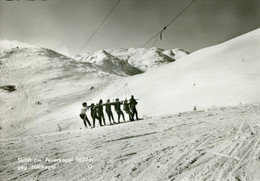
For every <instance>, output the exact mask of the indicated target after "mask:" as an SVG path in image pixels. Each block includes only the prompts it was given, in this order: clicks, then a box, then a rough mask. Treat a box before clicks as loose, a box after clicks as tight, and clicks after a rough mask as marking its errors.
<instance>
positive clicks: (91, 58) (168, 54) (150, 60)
mask: <svg viewBox="0 0 260 181" xmlns="http://www.w3.org/2000/svg"><path fill="white" fill-rule="evenodd" d="M187 54H188V53H187V52H185V51H183V50H181V49H173V50H164V49H160V48H155V47H153V48H148V49H147V48H129V49H123V48H121V49H108V50H101V51H97V52H94V53H89V54H85V55H78V56H77V57H76V59H77V60H80V61H84V62H91V63H94V64H97V65H102V66H103V67H106V68H110V69H111V66H107V65H104V64H105V63H106V62H108V60H110V62H113V63H115V62H120V63H121V64H130V65H132V66H133V67H136V68H138V69H140V70H142V71H147V70H148V69H149V68H151V67H157V66H158V65H161V64H163V63H169V62H174V61H175V60H178V59H180V58H182V57H184V56H186V55H187ZM110 64H111V63H110ZM117 66H118V65H117ZM120 66H121V65H120Z"/></svg>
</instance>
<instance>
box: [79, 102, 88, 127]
mask: <svg viewBox="0 0 260 181" xmlns="http://www.w3.org/2000/svg"><path fill="white" fill-rule="evenodd" d="M87 110H88V107H87V103H86V102H83V103H82V108H81V112H80V114H79V116H80V118H81V119H82V120H83V123H84V125H85V128H87V123H86V121H87V122H88V124H89V125H90V127H91V124H90V122H89V120H88V117H87V114H86V112H87Z"/></svg>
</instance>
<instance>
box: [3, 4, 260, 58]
mask: <svg viewBox="0 0 260 181" xmlns="http://www.w3.org/2000/svg"><path fill="white" fill-rule="evenodd" d="M117 1H118V0H45V1H44V0H35V1H29V0H13V1H5V0H1V1H0V39H8V40H17V41H21V42H24V43H29V44H32V45H36V46H39V47H47V48H51V49H54V50H57V51H61V52H66V51H69V53H70V54H71V55H73V54H75V53H77V52H78V51H79V50H80V48H81V47H82V46H83V45H84V44H85V42H86V41H87V40H88V38H89V37H90V36H91V34H92V33H93V32H94V31H95V29H96V28H97V27H98V26H99V24H100V23H101V22H102V20H103V19H104V18H105V16H106V15H107V13H108V12H109V11H110V10H111V8H112V7H113V6H114V5H115V4H116V3H117ZM190 2H191V0H121V1H120V3H119V4H118V6H117V7H116V9H115V10H114V11H113V13H112V14H111V16H110V17H109V18H108V19H107V20H106V22H105V23H104V24H103V25H102V27H101V28H100V29H99V31H97V33H96V34H95V36H94V37H93V38H92V40H91V41H90V42H89V44H88V45H87V46H86V47H85V48H84V50H83V51H82V53H86V52H92V51H96V50H100V49H107V48H131V47H141V46H142V45H143V44H144V43H146V42H147V41H148V40H149V39H150V38H151V37H152V36H154V35H155V34H156V33H157V32H159V31H160V30H161V29H162V28H163V27H164V26H165V25H167V24H168V23H169V22H170V21H171V20H172V19H173V18H174V17H175V16H176V15H177V14H178V13H179V12H181V11H182V9H184V8H185V7H186V6H187V5H188V4H189V3H190ZM259 27H260V0H196V2H195V3H194V4H193V5H192V6H191V7H190V8H189V9H188V10H187V11H185V12H184V13H183V14H182V15H181V16H180V17H179V18H178V19H177V20H176V21H175V22H174V23H172V24H171V25H170V26H169V27H167V29H166V30H165V32H164V33H163V39H162V40H158V41H157V43H156V44H155V46H156V47H160V48H164V49H172V48H177V47H178V48H182V49H184V50H187V51H195V50H198V49H200V48H203V47H207V46H211V45H215V44H218V43H221V42H224V41H226V40H229V39H231V38H234V37H236V36H239V35H241V34H244V33H247V32H249V31H251V30H254V29H257V28H259ZM153 43H154V41H152V42H151V43H150V44H148V45H147V46H146V47H151V46H152V45H153Z"/></svg>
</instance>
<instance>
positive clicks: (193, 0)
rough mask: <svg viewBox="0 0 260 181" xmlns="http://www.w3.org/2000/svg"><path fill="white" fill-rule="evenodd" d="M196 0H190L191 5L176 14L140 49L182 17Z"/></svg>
mask: <svg viewBox="0 0 260 181" xmlns="http://www.w3.org/2000/svg"><path fill="white" fill-rule="evenodd" d="M195 1H196V0H192V1H191V3H190V4H189V5H188V6H186V7H185V8H184V9H183V10H182V11H181V12H180V13H179V14H177V15H176V16H175V17H174V18H173V19H172V20H171V21H170V22H169V23H168V24H167V25H166V26H165V27H164V28H163V29H162V30H160V31H159V32H158V33H156V34H155V35H154V36H153V37H152V38H151V39H150V40H148V41H147V42H146V43H145V44H144V45H143V46H142V48H143V47H144V46H145V45H147V44H148V43H149V42H150V41H152V40H153V39H154V38H155V37H156V36H157V35H159V34H160V33H162V32H163V31H164V30H165V29H166V28H167V27H168V26H169V25H170V24H172V23H173V22H174V21H175V20H176V19H177V18H178V17H179V16H180V15H182V14H183V13H184V12H185V11H186V10H187V9H188V8H189V7H190V6H191V5H192V4H193V3H194V2H195Z"/></svg>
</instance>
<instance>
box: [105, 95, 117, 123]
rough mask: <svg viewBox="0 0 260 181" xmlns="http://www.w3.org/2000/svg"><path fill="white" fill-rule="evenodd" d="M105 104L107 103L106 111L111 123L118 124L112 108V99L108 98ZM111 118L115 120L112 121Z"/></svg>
mask: <svg viewBox="0 0 260 181" xmlns="http://www.w3.org/2000/svg"><path fill="white" fill-rule="evenodd" d="M105 105H106V113H107V116H108V119H109V122H110V125H111V124H116V122H115V120H114V116H113V113H112V110H111V102H110V99H108V100H107V102H106V104H105ZM111 118H112V120H113V123H112V122H111Z"/></svg>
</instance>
